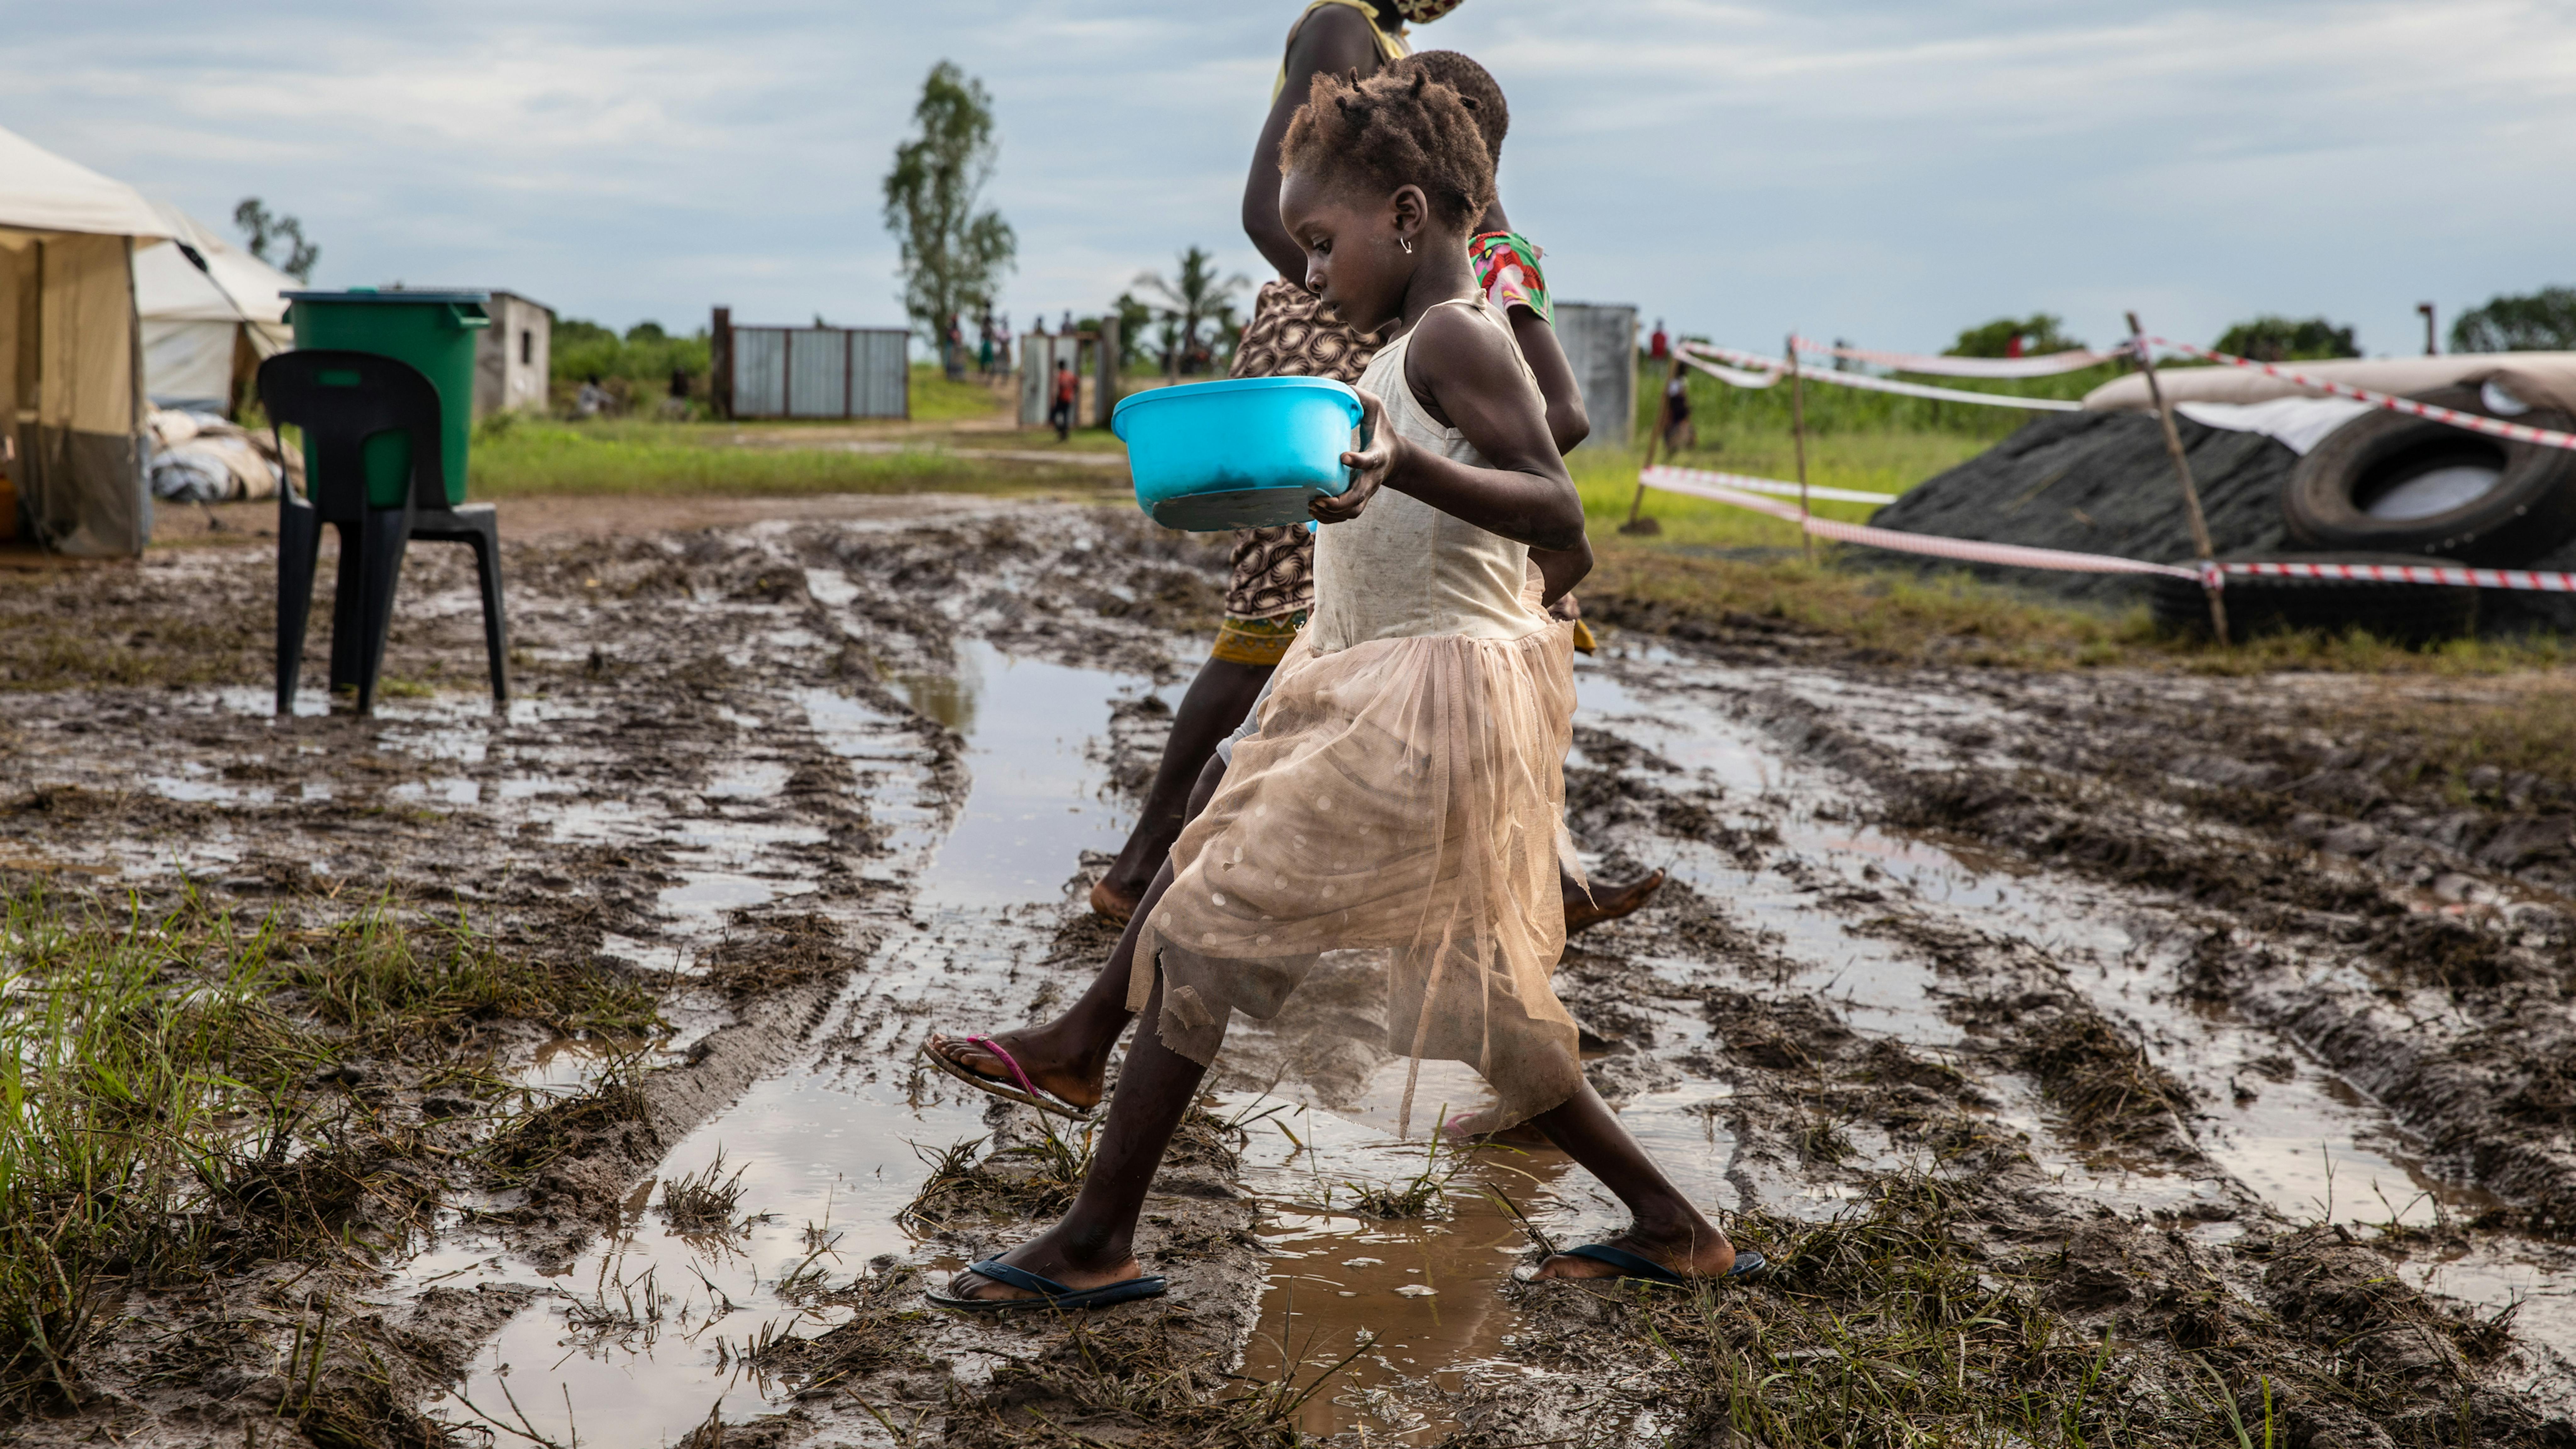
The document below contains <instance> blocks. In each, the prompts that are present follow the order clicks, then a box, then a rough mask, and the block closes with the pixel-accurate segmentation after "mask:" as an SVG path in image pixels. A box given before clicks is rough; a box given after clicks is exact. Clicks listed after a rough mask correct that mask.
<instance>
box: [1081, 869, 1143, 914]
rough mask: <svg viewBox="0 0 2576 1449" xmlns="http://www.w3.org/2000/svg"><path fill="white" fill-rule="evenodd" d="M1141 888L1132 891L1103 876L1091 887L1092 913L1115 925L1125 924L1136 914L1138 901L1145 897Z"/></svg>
mask: <svg viewBox="0 0 2576 1449" xmlns="http://www.w3.org/2000/svg"><path fill="white" fill-rule="evenodd" d="M1144 895H1145V893H1144V892H1143V891H1141V890H1136V891H1130V890H1124V889H1121V888H1120V887H1118V886H1114V885H1111V884H1110V883H1109V877H1107V876H1102V877H1101V878H1100V879H1099V880H1098V881H1096V882H1094V883H1093V885H1092V887H1091V913H1092V914H1093V915H1095V916H1098V917H1100V918H1101V919H1102V920H1104V921H1107V922H1108V923H1109V924H1111V925H1113V926H1123V925H1125V924H1127V922H1128V919H1129V918H1130V917H1132V916H1134V915H1135V914H1136V903H1137V902H1138V901H1140V900H1142V899H1143V898H1144Z"/></svg>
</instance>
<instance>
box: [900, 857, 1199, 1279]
mask: <svg viewBox="0 0 2576 1449" xmlns="http://www.w3.org/2000/svg"><path fill="white" fill-rule="evenodd" d="M1166 874H1167V875H1168V872H1166ZM1156 884H1157V886H1158V887H1159V886H1160V885H1161V884H1162V882H1161V881H1157V882H1156ZM1156 893H1157V894H1159V893H1160V892H1159V889H1158V891H1157V892H1156ZM1162 1009H1163V987H1162V983H1161V982H1159V981H1157V982H1156V983H1155V984H1154V996H1153V999H1152V1000H1151V1001H1149V1002H1147V1003H1146V1006H1145V1020H1146V1021H1147V1022H1152V1021H1155V1020H1157V1019H1158V1018H1159V1017H1160V1015H1161V1013H1162ZM1206 1075H1207V1068H1205V1067H1203V1066H1200V1065H1199V1064H1198V1063H1196V1062H1194V1061H1191V1060H1190V1059H1189V1058H1188V1057H1185V1056H1182V1055H1181V1054H1180V1053H1179V1052H1176V1051H1174V1050H1172V1049H1171V1048H1170V1047H1167V1046H1165V1045H1163V1038H1162V1034H1161V1033H1159V1032H1157V1031H1155V1030H1154V1029H1153V1028H1152V1027H1151V1026H1148V1027H1147V1028H1146V1029H1145V1030H1143V1031H1140V1032H1138V1033H1136V1042H1135V1044H1134V1045H1133V1046H1131V1047H1129V1048H1128V1049H1127V1066H1126V1069H1125V1070H1124V1071H1121V1072H1120V1073H1119V1074H1118V1095H1117V1096H1116V1097H1115V1098H1113V1099H1112V1100H1111V1101H1110V1104H1109V1123H1108V1126H1107V1127H1106V1128H1104V1129H1103V1130H1102V1132H1101V1134H1100V1143H1099V1146H1098V1147H1097V1148H1096V1149H1095V1150H1094V1152H1093V1154H1092V1158H1091V1171H1090V1172H1089V1173H1088V1174H1086V1175H1085V1176H1084V1177H1083V1179H1082V1191H1081V1193H1080V1194H1079V1195H1078V1196H1076V1197H1075V1198H1074V1200H1073V1206H1072V1207H1071V1208H1070V1209H1068V1210H1067V1211H1066V1213H1065V1215H1064V1218H1063V1220H1062V1221H1060V1222H1058V1223H1057V1224H1056V1225H1055V1226H1054V1227H1051V1228H1049V1229H1047V1230H1046V1231H1045V1232H1043V1233H1040V1234H1038V1236H1036V1237H1035V1238H1032V1239H1030V1240H1029V1241H1028V1242H1026V1243H1023V1244H1021V1245H1020V1246H1019V1247H1016V1248H1013V1249H1011V1250H1010V1251H1009V1252H1007V1253H1004V1254H1002V1255H1001V1259H1002V1261H1003V1262H1005V1263H1008V1264H1010V1265H1011V1266H1013V1267H1015V1268H1026V1269H1027V1270H1029V1271H1030V1272H1032V1273H1037V1274H1040V1275H1042V1276H1044V1277H1048V1278H1053V1279H1054V1280H1055V1281H1057V1282H1059V1283H1062V1284H1063V1285H1065V1286H1066V1287H1068V1288H1098V1287H1102V1286H1104V1285H1106V1284H1110V1283H1118V1282H1123V1281H1125V1280H1126V1279H1129V1278H1137V1277H1142V1276H1143V1275H1144V1271H1145V1270H1144V1269H1143V1268H1142V1267H1141V1266H1139V1265H1138V1263H1137V1262H1136V1251H1135V1237H1136V1215H1137V1214H1138V1213H1140V1212H1142V1211H1144V1208H1145V1193H1146V1190H1147V1189H1148V1188H1150V1187H1151V1186H1152V1185H1153V1182H1154V1169H1155V1168H1157V1167H1159V1166H1161V1165H1162V1161H1163V1149H1164V1148H1166V1147H1168V1146H1170V1145H1171V1141H1172V1132H1173V1130H1174V1129H1176V1128H1178V1127H1179V1126H1180V1124H1181V1117H1182V1115H1183V1114H1184V1113H1186V1112H1187V1111H1189V1107H1190V1103H1191V1101H1192V1100H1193V1099H1195V1098H1196V1097H1197V1096H1198V1090H1199V1082H1200V1080H1201V1079H1202V1078H1204V1077H1205V1076H1206ZM948 1291H949V1292H951V1293H953V1294H956V1295H958V1296H960V1297H964V1298H1033V1297H1036V1296H1037V1295H1035V1294H1033V1293H1028V1292H1025V1291H1023V1290H1021V1289H1018V1288H1014V1287H1011V1286H1010V1285H1009V1284H1007V1283H996V1282H994V1281H993V1280H991V1279H990V1278H985V1277H981V1276H978V1275H976V1274H974V1273H960V1274H958V1275H957V1276H956V1277H955V1278H954V1279H951V1280H950V1282H949V1286H948Z"/></svg>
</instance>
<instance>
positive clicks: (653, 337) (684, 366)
mask: <svg viewBox="0 0 2576 1449" xmlns="http://www.w3.org/2000/svg"><path fill="white" fill-rule="evenodd" d="M547 346H548V348H549V354H548V355H549V358H550V364H549V368H548V371H549V373H550V374H551V376H552V377H553V380H554V381H556V382H563V383H575V384H578V383H580V382H582V381H584V380H585V379H588V378H593V377H596V378H599V379H601V380H602V381H607V380H609V379H617V378H622V379H624V380H625V381H626V382H627V384H628V385H629V388H630V389H631V390H632V391H633V392H634V393H635V394H636V395H638V396H667V392H666V391H665V390H666V389H667V388H668V387H669V385H670V381H671V374H672V373H674V372H685V373H687V374H688V375H689V376H690V377H692V378H695V379H697V380H698V381H699V382H700V384H701V385H702V386H703V384H704V381H705V378H706V376H707V370H708V368H710V367H711V366H713V363H712V361H711V360H710V358H711V351H712V348H713V343H712V342H711V341H710V340H709V338H708V335H707V330H706V329H705V328H703V327H701V328H699V329H698V330H697V331H696V332H695V333H693V334H691V335H689V336H687V337H674V336H672V335H671V334H669V333H667V332H665V331H663V330H662V324H661V323H659V322H638V323H636V324H635V325H634V326H632V327H629V328H627V329H626V335H625V336H623V337H620V336H618V335H617V333H616V332H614V331H612V330H611V329H609V328H606V327H602V326H600V325H599V324H598V323H596V322H585V321H583V320H581V319H580V318H578V317H565V318H561V319H559V320H558V321H557V322H556V323H555V326H554V338H553V341H551V342H550V343H548V344H547Z"/></svg>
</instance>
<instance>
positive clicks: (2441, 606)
mask: <svg viewBox="0 0 2576 1449" xmlns="http://www.w3.org/2000/svg"><path fill="white" fill-rule="evenodd" d="M2240 558H2242V559H2246V560H2251V559H2255V558H2263V559H2281V560H2284V561H2289V562H2297V563H2361V564H2421V563H2422V562H2424V560H2423V558H2422V556H2421V555H2415V554H2388V553H2265V554H2247V555H2240ZM2147 582H2148V585H2149V588H2150V592H2151V597H2150V604H2149V607H2150V608H2151V609H2152V610H2153V612H2154V614H2155V621H2156V626H2157V627H2158V628H2160V629H2164V630H2168V631H2170V632H2174V633H2181V634H2188V635H2192V636H2194V637H2197V638H2204V639H2205V638H2207V637H2209V596H2208V595H2206V594H2204V593H2202V592H2201V588H2200V582H2199V580H2197V579H2178V578H2173V577H2170V576H2167V575H2164V574H2155V575H2150V576H2149V578H2148V580H2147ZM2220 598H2221V599H2222V600H2224V601H2225V603H2226V605H2227V632H2228V634H2229V635H2230V636H2231V637H2232V638H2236V639H2251V638H2253V637H2255V636H2256V635H2259V634H2278V633H2285V632H2289V631H2291V630H2299V629H2308V630H2314V631H2315V632H2317V633H2320V634H2326V635H2336V634H2343V633H2346V632H2348V631H2351V630H2355V629H2358V630H2361V631H2363V632H2364V633H2367V634H2369V635H2371V636H2372V637H2374V638H2379V639H2385V640H2388V641H2389V642H2391V643H2396V644H2405V645H2410V646H2420V645H2425V644H2433V643H2438V642H2440V641H2442V640H2444V639H2464V638H2467V637H2468V636H2469V635H2471V634H2474V633H2476V632H2477V627H2478V591H2477V590H2476V589H2475V588H2472V587H2469V586H2467V585H2461V586H2458V587H2453V586H2451V585H2448V584H2371V583H2350V582H2345V581H2343V580H2340V579H2285V578H2262V577H2249V576H2247V575H2243V574H2230V575H2228V576H2227V587H2226V589H2225V590H2224V591H2223V592H2222V593H2221V594H2220Z"/></svg>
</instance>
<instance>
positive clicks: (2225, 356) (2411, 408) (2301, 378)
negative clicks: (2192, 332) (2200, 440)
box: [2145, 337, 2576, 449]
mask: <svg viewBox="0 0 2576 1449" xmlns="http://www.w3.org/2000/svg"><path fill="white" fill-rule="evenodd" d="M2145 340H2146V341H2147V342H2148V343H2149V344H2150V345H2152V346H2156V347H2165V348H2171V349H2172V350H2173V351H2176V352H2186V353H2189V354H2191V355H2192V356H2194V357H2201V358H2207V359H2208V360H2209V361H2211V362H2223V363H2226V364H2227V365H2228V366H2230V367H2243V368H2250V369H2252V370H2253V371H2255V372H2259V373H2262V374H2263V375H2264V376H2266V377H2277V378H2279V379H2281V380H2282V381H2283V382H2291V383H2296V384H2298V385H2299V386H2301V387H2306V388H2314V389H2316V390H2317V391H2318V392H2326V393H2333V394H2334V395H2335V396H2337V397H2348V398H2352V399H2354V400H2355V401H2357V402H2366V403H2368V404H2370V405H2371V406H2372V407H2380V408H2386V409H2388V410H2389V411H2390V412H2399V413H2412V414H2414V415H2415V416H2416V417H2419V418H2430V419H2432V420H2433V421H2434V422H2437V423H2449V424H2450V425H2451V426H2452V427H2455V428H2466V429H2468V430H2469V431H2470V432H2473V433H2485V434H2488V435H2489V436H2491V437H2498V438H2511V439H2513V440H2514V441H2515V442H2517V443H2538V444H2540V445H2541V446H2543V447H2549V448H2570V449H2576V433H2562V432H2559V431H2557V430H2555V429H2552V428H2535V427H2531V426H2528V425H2527V424H2523V423H2508V422H2505V421H2503V420H2502V419H2500V418H2489V417H2481V416H2479V415H2478V414H2476V413H2464V412H2456V411H2454V410H2452V409H2450V408H2438V407H2435V406H2433V405H2432V404H2431V403H2420V402H2416V401H2415V400H2413V399H2412V398H2402V397H2391V396H2389V395H2388V394H2387V393H2384V392H2372V391H2371V390H2370V389H2368V388H2366V387H2354V386H2353V385H2352V384H2350V383H2346V382H2328V381H2327V380H2325V379H2324V378H2320V377H2310V376H2308V375H2307V374H2306V373H2303V372H2296V371H2293V370H2291V369H2290V368H2286V367H2283V366H2281V365H2279V364H2278V363H2271V362H2256V361H2254V360H2253V359H2252V358H2249V357H2237V356H2234V355H2232V354H2230V353H2225V352H2214V351H2212V350H2210V349H2209V348H2206V347H2194V346H2192V345H2191V344H2190V343H2188V342H2169V341H2167V340H2165V339H2164V338H2162V337H2150V338H2147V339H2145Z"/></svg>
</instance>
